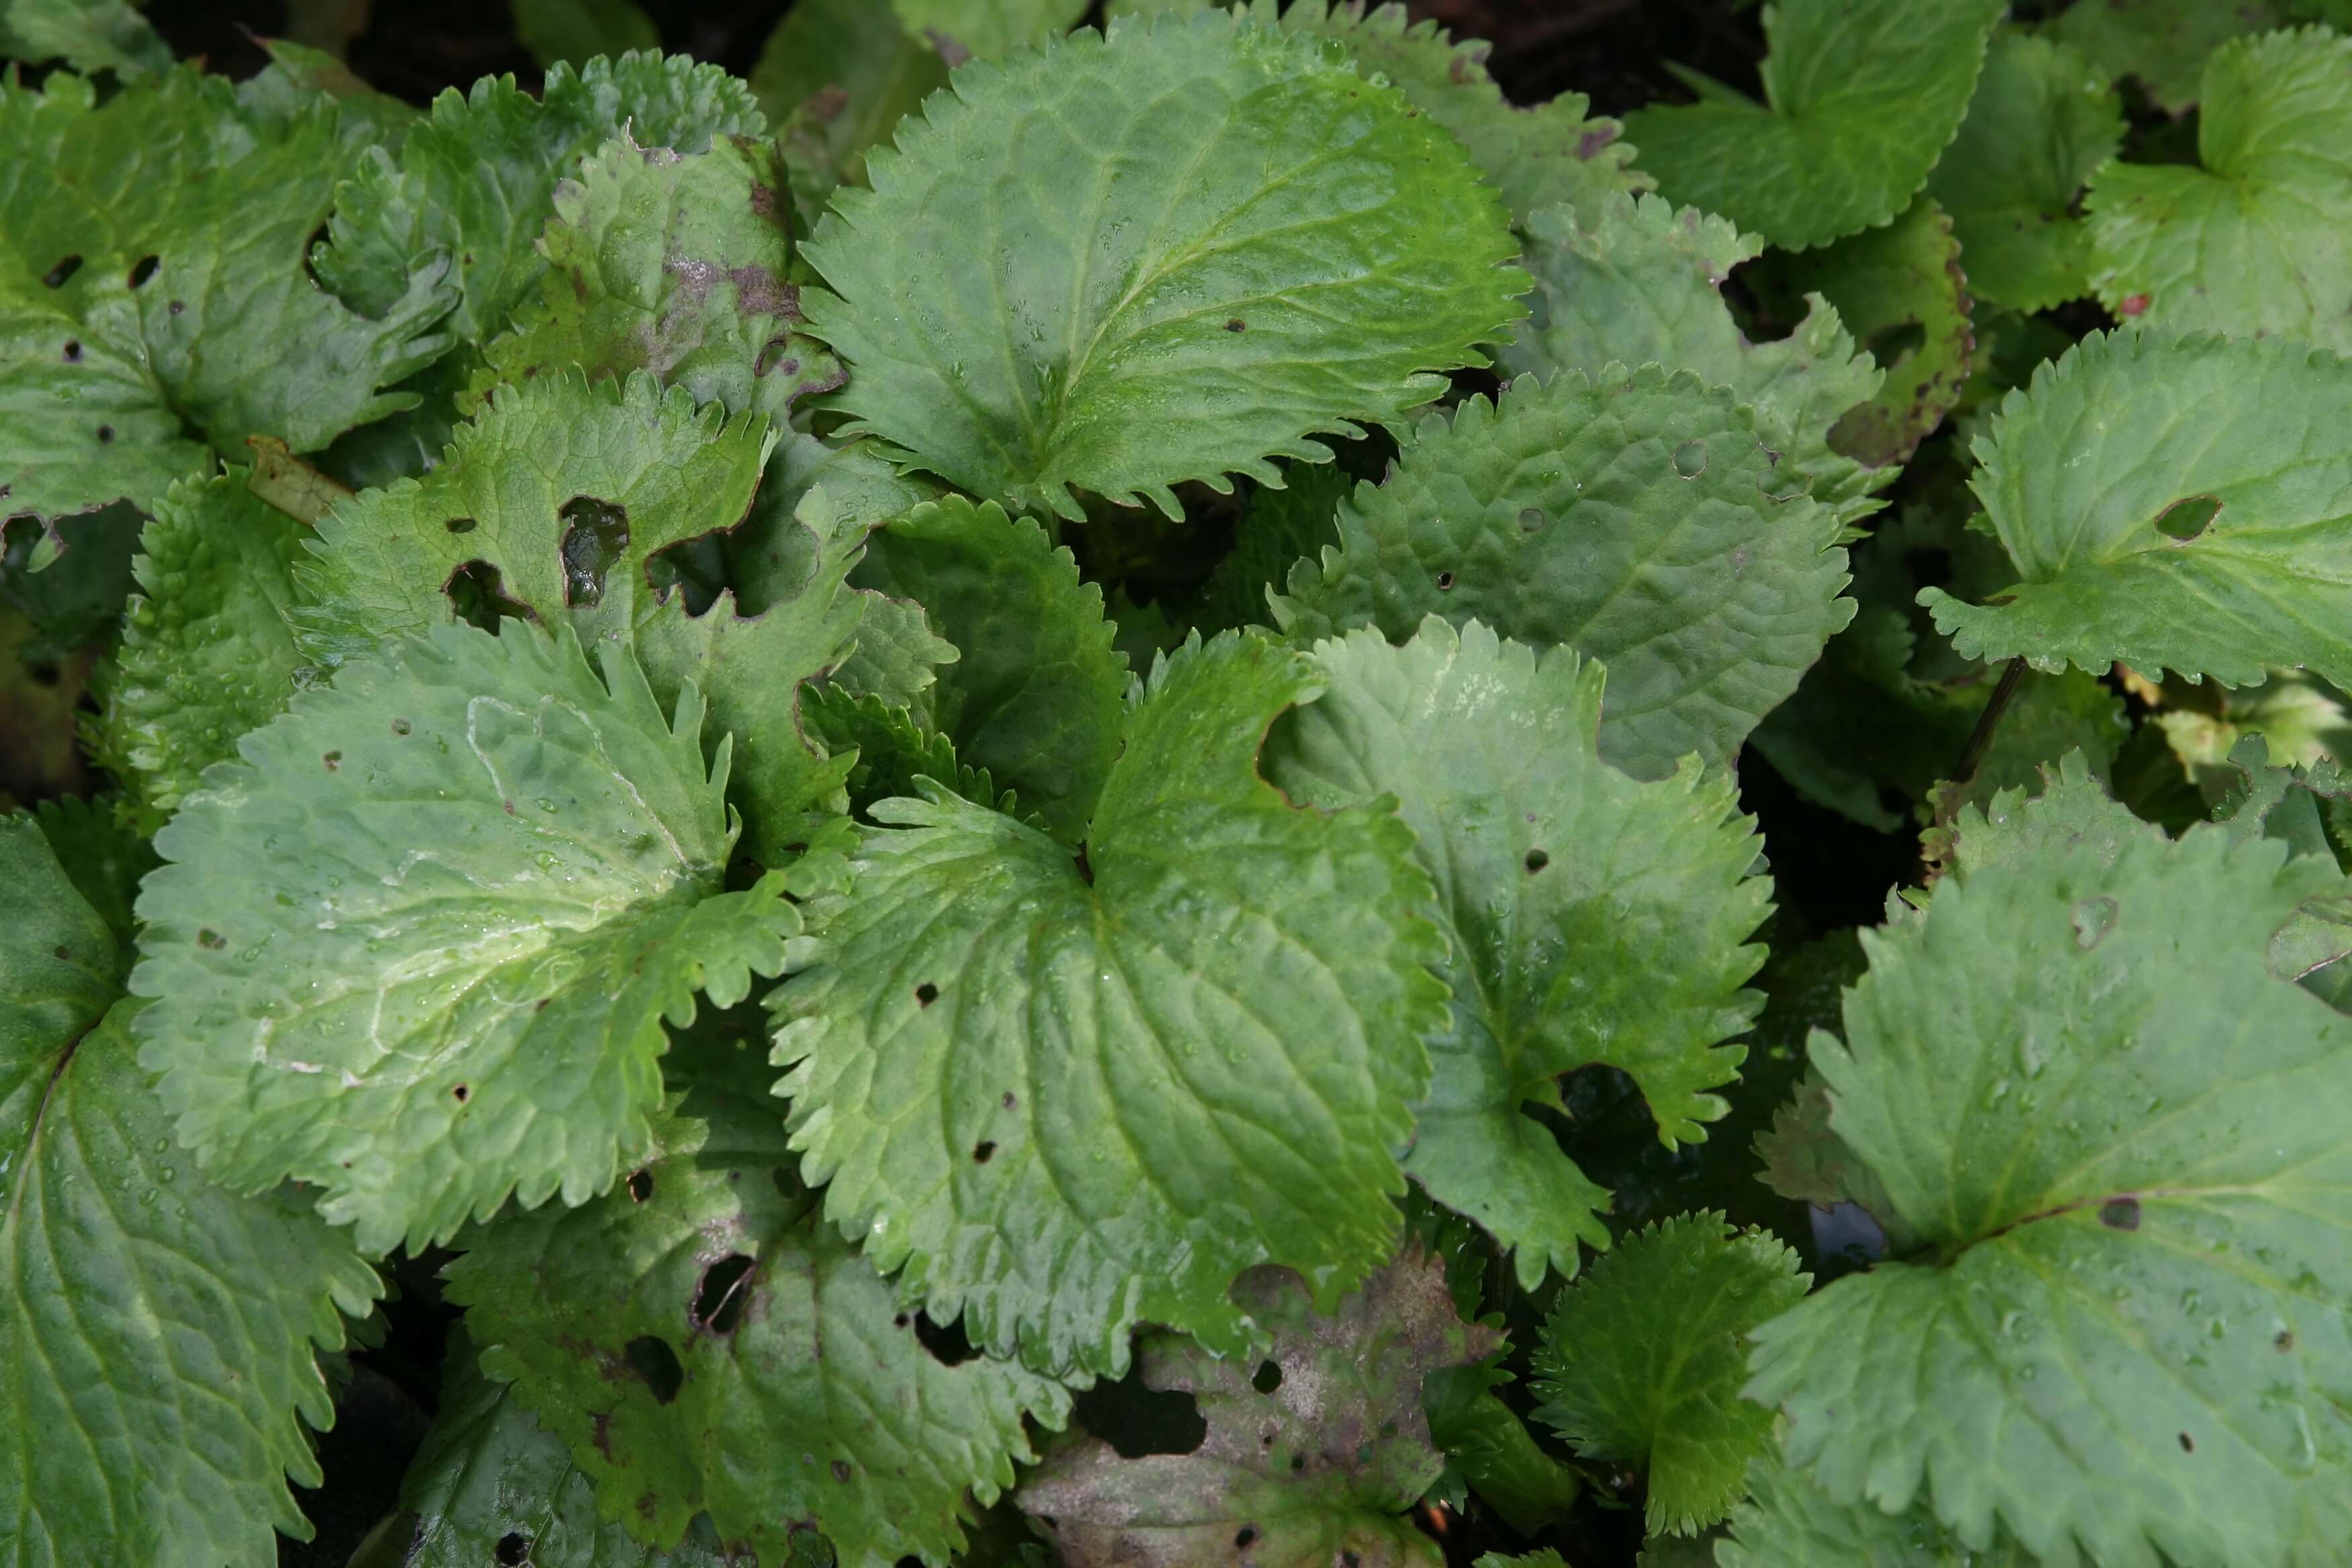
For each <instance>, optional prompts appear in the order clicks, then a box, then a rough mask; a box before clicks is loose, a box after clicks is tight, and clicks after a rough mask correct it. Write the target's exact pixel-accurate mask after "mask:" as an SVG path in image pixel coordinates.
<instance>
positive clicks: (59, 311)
mask: <svg viewBox="0 0 2352 1568" xmlns="http://www.w3.org/2000/svg"><path fill="white" fill-rule="evenodd" d="M0 144H5V145H7V146H9V147H10V148H11V149H12V151H13V153H14V155H13V156H11V157H10V158H9V159H8V160H6V163H5V168H0V273H5V275H6V277H7V279H8V281H7V283H6V284H5V286H0V301H5V306H0V310H5V315H0V320H5V321H7V322H8V323H9V326H10V330H9V331H8V332H7V334H6V344H7V348H8V351H9V355H10V357H9V360H8V361H7V362H5V363H0V388H8V389H10V391H9V392H0V396H10V395H12V394H13V395H15V396H29V395H33V394H36V393H38V392H43V391H51V390H54V391H56V392H59V393H62V392H63V391H65V390H66V389H67V388H68V386H70V387H71V388H72V389H73V390H76V391H79V390H81V389H83V388H85V387H89V388H93V389H95V390H97V391H98V392H99V393H100V396H101V397H102V398H103V399H104V401H103V402H102V403H101V405H100V407H98V408H95V409H88V410H84V411H82V412H79V413H78V414H76V415H71V416H58V415H57V414H55V412H54V411H52V412H51V413H50V415H49V416H48V417H47V418H46V419H42V420H39V421H37V422H35V423H33V424H32V426H31V427H30V429H28V430H27V432H26V436H24V437H18V436H16V435H15V434H14V433H13V426H12V433H11V435H10V436H9V437H6V443H7V444H6V446H5V447H0V469H13V468H15V467H16V464H17V463H18V462H19V461H26V462H28V463H30V464H32V465H33V466H35V467H36V468H37V471H38V473H39V476H40V481H41V482H40V484H39V485H38V486H37V488H36V490H35V493H34V495H32V496H29V497H28V496H26V495H22V494H19V495H15V496H12V497H10V498H8V499H7V500H6V501H5V505H6V506H7V508H8V510H12V511H14V510H47V512H48V513H49V514H52V515H53V514H54V513H55V512H58V511H78V510H87V509H89V508H91V507H96V506H100V505H103V504H105V503H106V502H108V501H112V500H130V501H131V502H132V503H134V504H136V505H139V506H142V507H144V506H146V505H147V504H148V503H149V502H151V501H152V500H153V499H154V497H155V495H157V494H158V493H160V491H161V489H162V488H163V487H162V485H161V484H159V483H157V482H156V481H157V480H159V479H165V478H166V477H167V476H170V477H176V474H178V473H187V472H191V471H193V470H192V468H179V467H177V465H178V463H179V462H180V461H181V460H183V459H184V458H189V457H192V456H193V457H194V458H195V459H196V461H195V464H194V468H203V467H204V466H205V463H204V459H203V456H202V448H201V447H194V443H192V442H187V441H184V440H181V439H179V437H182V436H183V434H184V433H186V434H194V435H199V436H201V437H203V438H204V439H205V441H206V442H209V443H210V445H211V446H212V447H213V448H214V449H215V450H216V451H219V452H222V453H227V454H236V455H240V456H241V455H242V454H243V451H244V447H245V440H246V437H248V436H253V435H266V436H275V437H279V438H280V439H282V440H284V441H285V442H286V443H287V444H288V445H289V446H290V447H293V448H295V449H296V450H298V451H309V450H311V449H314V448H316V447H323V446H325V445H326V444H327V443H328V442H329V441H331V440H332V439H333V438H334V437H337V436H339V435H341V433H342V432H344V431H345V430H348V429H350V428H351V427H352V426H356V425H364V424H367V423H368V422H370V421H372V420H375V419H380V418H382V417H383V416H385V415H387V414H390V413H393V412H394V411H395V410H397V409H400V408H403V407H405V406H407V403H408V400H407V399H406V398H405V397H404V396H403V395H400V394H398V393H396V392H394V391H391V390H388V389H389V388H391V387H392V385H393V384H394V383H395V382H398V381H399V380H401V379H402V378H403V377H404V376H406V375H408V374H410V373H411V372H413V371H415V370H416V369H418V368H420V367H421V366H423V365H425V364H426V363H429V362H430V361H431V360H432V359H433V358H434V357H435V356H436V355H437V354H438V353H440V352H441V350H442V349H443V348H444V347H446V343H447V339H446V337H445V336H443V335H441V334H440V333H438V332H437V331H434V330H433V329H434V325H435V323H436V320H437V319H438V318H439V317H440V316H441V315H442V314H443V313H444V312H445V311H446V310H447V309H448V307H449V302H450V300H451V297H452V296H451V292H450V289H449V287H448V285H447V284H446V281H445V280H444V279H445V274H446V272H447V270H448V266H447V262H446V258H439V257H436V256H430V255H425V254H421V253H420V254H418V255H416V256H415V257H412V258H407V261H406V263H405V264H404V266H403V267H402V268H398V269H396V270H392V271H388V272H387V274H386V276H385V279H384V287H383V289H382V291H381V294H380V297H379V298H378V299H377V300H375V301H374V302H373V305H372V307H371V310H370V313H369V314H365V315H363V314H360V313H357V312H355V311H353V310H351V309H349V308H348V307H346V306H345V305H343V304H342V303H341V302H340V301H338V300H336V299H335V298H334V297H333V296H331V295H330V294H328V293H326V292H324V291H322V290H321V289H320V288H319V287H318V286H317V284H315V283H314V282H313V281H312V280H311V279H310V275H309V273H308V272H307V271H306V269H305V268H304V264H303V263H304V256H303V252H304V249H305V247H306V245H307V243H308V240H309V237H310V233H311V231H312V230H313V229H315V228H317V227H318V226H319V225H320V224H321V223H323V222H325V221H326V218H327V215H328V213H329V211H330V209H331V206H332V205H333V204H334V201H335V196H336V192H337V189H338V186H339V185H340V184H341V182H342V181H343V180H344V179H345V178H347V177H348V176H349V175H350V174H352V172H353V171H354V170H355V169H356V168H357V167H358V166H359V163H360V162H361V161H362V158H363V157H364V156H365V155H367V153H368V151H369V149H368V147H367V145H366V141H365V139H364V138H357V137H352V136H348V135H346V134H344V126H343V121H342V119H341V110H340V109H339V108H338V106H337V105H336V104H335V103H333V102H332V101H331V100H326V99H323V98H312V99H310V100H305V101H304V102H302V103H301V104H300V105H299V107H297V108H295V109H293V110H289V112H285V113H278V112H272V111H268V110H255V109H250V108H248V107H247V106H246V105H244V104H241V103H240V102H239V101H238V100H237V96H236V89H234V88H232V87H231V86H230V84H229V83H228V81H227V80H226V79H225V78H222V77H217V76H207V75H205V74H203V73H202V72H201V71H200V70H198V69H197V68H194V67H184V68H175V69H173V70H172V71H169V72H166V73H164V74H163V75H161V76H158V77H151V78H143V79H139V80H137V81H134V82H132V83H131V84H129V85H127V86H125V87H124V88H123V89H121V90H120V91H118V92H116V93H115V94H114V95H113V96H111V97H110V98H109V99H108V100H106V101H105V102H104V103H103V104H100V102H99V101H98V98H97V94H96V91H95V89H94V88H93V87H92V85H91V84H90V83H89V81H88V80H86V79H81V78H79V77H75V76H71V75H69V74H66V73H62V72H60V73H58V74H56V75H52V76H51V77H49V78H48V79H47V80H46V81H45V82H43V84H42V85H41V87H40V88H39V89H31V88H27V87H25V86H23V85H22V84H20V83H16V82H13V81H11V82H6V83H0ZM43 296H46V297H47V298H46V299H44V298H43ZM43 307H46V310H43ZM35 316H38V317H41V318H45V319H44V320H42V321H40V322H39V324H38V325H37V324H36V322H35V321H34V320H33V319H31V318H32V317H35ZM58 316H63V317H65V318H68V320H69V321H71V322H72V323H74V326H75V328H76V329H77V330H76V331H62V330H61V329H60V326H59V323H58V321H56V320H55V319H54V318H56V317H58ZM41 326H46V327H47V331H46V332H44V331H42V330H40V328H41ZM85 332H86V334H87V335H83V334H84V333H85ZM68 342H77V343H78V344H79V350H78V352H68V350H67V348H66V344H67V343H68ZM287 343H300V344H301V345H303V351H304V352H303V353H302V354H300V355H299V356H297V357H295V358H292V359H289V358H288V357H287V356H286V355H285V354H284V353H282V352H281V349H282V346H283V345H285V344H287ZM58 362H63V363H62V365H60V363H58ZM75 362H79V363H75ZM60 378H62V379H60ZM19 388H21V389H23V390H22V391H21V392H19V391H16V389H19ZM116 412H121V413H122V414H124V415H126V416H128V417H127V419H126V422H125V426H124V427H123V428H122V429H121V430H117V429H115V428H114V427H113V424H112V420H111V418H110V415H112V414H114V413H116ZM181 424H184V426H186V431H185V432H183V430H182V429H181V428H180V427H179V426H180V425H181ZM68 433H78V434H81V435H83V436H84V437H85V439H86V440H91V441H95V442H96V444H97V445H96V447H89V446H87V445H85V446H83V447H82V448H81V450H80V452H79V456H78V458H77V456H76V454H75V453H74V448H73V444H72V442H71V441H70V440H68ZM19 439H24V440H26V442H27V447H28V449H27V450H26V451H25V452H24V453H23V455H22V456H21V457H20V456H19V455H18V453H17V452H16V451H15V450H13V449H12V448H13V447H15V443H16V441H17V440H19ZM117 439H121V440H123V441H124V442H125V443H126V445H127V447H129V448H130V449H131V450H133V451H136V452H138V453H139V454H140V458H139V460H138V461H137V462H135V463H133V464H131V465H126V467H125V468H124V469H123V470H121V471H120V472H118V471H116V470H115V469H114V468H113V466H112V465H111V464H110V463H109V462H107V461H105V460H103V458H102V457H101V453H102V452H104V451H105V449H108V448H110V447H112V446H113V444H114V442H115V441H116V440H117ZM192 448H193V450H192Z"/></svg>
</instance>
